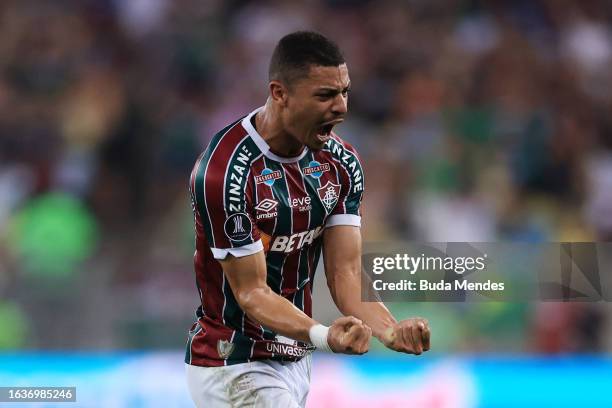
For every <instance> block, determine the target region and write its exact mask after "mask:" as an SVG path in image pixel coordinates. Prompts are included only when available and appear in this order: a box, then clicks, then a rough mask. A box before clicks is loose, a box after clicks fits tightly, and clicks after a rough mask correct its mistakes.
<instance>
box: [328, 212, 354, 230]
mask: <svg viewBox="0 0 612 408" xmlns="http://www.w3.org/2000/svg"><path fill="white" fill-rule="evenodd" d="M335 225H350V226H353V227H361V217H360V216H359V215H355V214H334V215H332V216H330V217H329V218H328V219H327V222H325V228H328V227H333V226H335Z"/></svg>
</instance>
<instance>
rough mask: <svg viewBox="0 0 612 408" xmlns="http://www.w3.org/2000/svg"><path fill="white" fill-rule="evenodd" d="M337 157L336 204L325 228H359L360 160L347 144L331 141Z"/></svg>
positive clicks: (362, 178) (361, 177) (361, 171)
mask: <svg viewBox="0 0 612 408" xmlns="http://www.w3.org/2000/svg"><path fill="white" fill-rule="evenodd" d="M333 142H334V146H333V147H335V149H333V148H332V152H333V153H335V154H336V155H337V156H338V160H337V161H336V163H337V164H336V166H337V170H338V175H339V179H340V180H341V188H340V196H339V198H338V203H337V204H336V206H335V207H334V209H333V210H332V212H331V214H330V215H329V217H328V218H327V221H326V223H325V226H326V227H332V226H334V225H352V226H356V227H360V226H361V200H362V198H363V191H364V186H365V184H364V175H363V167H362V165H361V160H360V158H359V155H358V154H357V151H356V150H355V149H354V148H353V147H352V146H351V145H350V144H348V143H346V142H341V141H337V140H333Z"/></svg>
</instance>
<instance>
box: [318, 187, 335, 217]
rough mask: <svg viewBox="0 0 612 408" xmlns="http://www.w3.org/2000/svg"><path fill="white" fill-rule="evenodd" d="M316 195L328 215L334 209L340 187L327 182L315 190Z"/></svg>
mask: <svg viewBox="0 0 612 408" xmlns="http://www.w3.org/2000/svg"><path fill="white" fill-rule="evenodd" d="M317 193H318V194H319V199H320V200H321V203H322V204H323V206H324V207H325V210H326V211H327V212H328V213H329V212H331V210H333V209H334V207H335V205H336V203H337V202H338V197H339V196H340V185H339V184H334V183H332V182H331V181H328V182H327V184H325V185H324V186H323V187H321V188H318V189H317Z"/></svg>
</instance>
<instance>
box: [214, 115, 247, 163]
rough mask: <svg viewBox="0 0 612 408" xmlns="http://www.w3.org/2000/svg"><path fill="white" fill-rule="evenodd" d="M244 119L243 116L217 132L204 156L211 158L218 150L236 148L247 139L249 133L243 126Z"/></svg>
mask: <svg viewBox="0 0 612 408" xmlns="http://www.w3.org/2000/svg"><path fill="white" fill-rule="evenodd" d="M244 118H245V117H244V116H242V117H240V118H238V119H236V120H235V121H233V122H232V123H230V124H228V125H227V126H225V127H224V128H223V129H221V130H219V131H218V132H216V133H215V134H214V135H213V137H212V138H211V139H210V142H209V143H208V146H206V148H205V149H204V152H203V155H204V156H208V157H210V156H212V154H213V153H214V152H215V151H216V150H218V149H224V148H227V147H230V146H236V145H237V144H238V143H239V142H240V140H242V139H243V138H244V137H246V136H247V135H248V131H247V130H246V129H245V128H244V126H242V120H243V119H244Z"/></svg>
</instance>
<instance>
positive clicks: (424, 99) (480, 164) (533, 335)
mask: <svg viewBox="0 0 612 408" xmlns="http://www.w3.org/2000/svg"><path fill="white" fill-rule="evenodd" d="M296 29H314V30H317V31H320V32H322V33H324V34H326V35H327V36H329V37H330V38H332V39H334V40H335V41H337V42H338V44H339V45H340V47H341V48H342V49H343V51H344V53H345V57H346V60H347V62H348V67H349V72H350V76H351V80H352V89H353V90H352V93H351V95H350V98H349V116H348V120H347V122H346V123H345V124H343V125H342V126H340V127H339V128H338V129H337V131H338V133H339V134H340V135H341V136H342V137H344V138H345V139H347V140H348V141H350V142H351V143H352V144H353V145H355V146H356V147H357V149H358V150H359V152H360V153H361V156H362V159H363V162H364V165H365V171H366V195H365V199H364V206H363V210H364V221H363V225H364V228H363V234H364V239H365V240H366V241H392V240H400V239H402V240H421V241H433V242H445V241H523V242H524V241H527V242H534V243H537V242H547V241H607V240H609V239H610V238H611V237H612V70H610V69H609V67H610V64H611V63H612V3H610V2H607V1H605V0H592V1H588V2H581V1H577V0H576V1H570V0H514V1H500V0H490V1H484V0H483V1H468V0H429V1H425V0H406V1H399V0H398V1H389V0H387V1H385V0H383V1H372V0H354V1H351V0H326V1H324V0H310V1H281V0H278V1H245V0H233V1H222V0H204V1H202V0H132V1H123V0H85V1H84V0H81V1H77V0H58V1H28V0H26V1H23V0H3V1H2V2H0V68H1V71H0V349H2V348H5V349H11V348H39V347H41V348H79V347H82V348H139V347H182V342H183V341H184V338H185V333H186V329H187V328H188V325H189V322H190V321H191V319H192V311H193V310H194V308H195V305H196V303H197V301H198V297H197V292H196V289H195V284H194V278H193V271H192V264H191V256H192V253H193V226H192V214H191V209H190V204H189V202H188V193H187V180H188V176H189V172H190V170H191V167H192V165H193V162H194V160H195V158H196V157H197V156H198V155H199V153H200V152H201V151H202V150H203V149H204V147H205V146H206V145H207V143H208V141H209V140H210V138H211V136H212V135H213V134H214V133H215V132H216V131H217V130H219V129H220V128H222V127H223V126H224V125H225V124H227V123H230V122H231V121H232V120H234V119H235V118H237V117H239V116H241V115H243V114H246V113H248V112H250V111H251V110H252V109H254V108H255V107H257V106H260V105H262V104H263V103H264V102H265V98H266V94H267V87H266V85H267V65H268V61H269V58H270V55H271V53H272V49H273V47H274V45H275V43H276V42H277V41H278V39H279V38H280V37H281V36H283V35H284V34H286V33H288V32H291V31H294V30H296ZM609 272H610V271H602V273H604V274H605V273H608V274H609ZM394 309H395V310H396V311H397V312H398V313H399V314H403V315H410V314H413V313H415V311H420V312H422V314H424V315H425V317H428V318H429V319H430V321H431V322H432V327H434V330H435V328H436V325H437V327H438V328H439V333H440V340H439V342H440V343H439V344H440V348H439V349H441V350H443V351H456V350H465V351H473V350H476V349H478V350H480V349H483V348H484V349H486V350H491V351H508V350H510V351H537V352H551V353H557V352H574V351H582V352H598V351H605V350H608V351H609V350H611V349H612V345H611V344H609V343H608V344H606V341H605V340H606V338H610V337H611V336H606V332H607V331H608V330H610V328H609V320H610V318H611V315H612V313H610V309H609V307H608V306H606V305H605V304H602V303H598V304H578V303H573V304H561V303H543V304H522V305H519V304H497V303H481V304H466V305H460V306H457V305H454V306H453V305H432V304H430V305H417V304H414V305H413V304H404V305H394ZM322 313H325V311H323V312H322ZM442 337H444V338H443V339H442Z"/></svg>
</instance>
